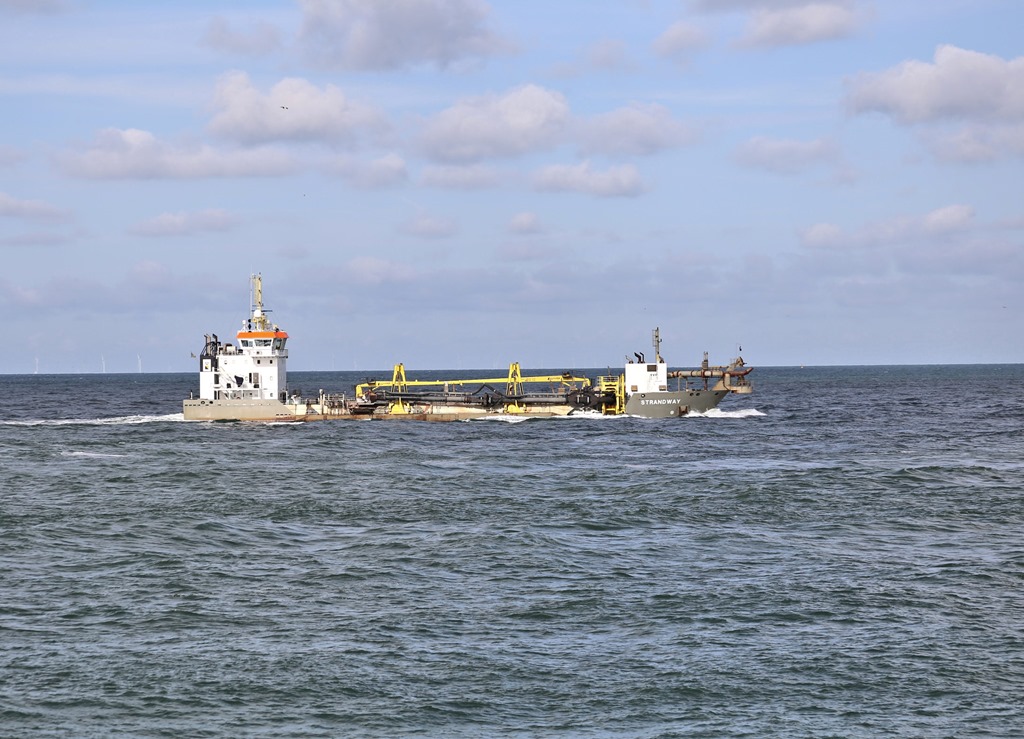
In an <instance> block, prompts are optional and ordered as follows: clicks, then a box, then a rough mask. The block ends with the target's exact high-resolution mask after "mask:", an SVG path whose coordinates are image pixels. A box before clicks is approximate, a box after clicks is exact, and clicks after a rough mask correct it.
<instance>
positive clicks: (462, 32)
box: [300, 0, 509, 70]
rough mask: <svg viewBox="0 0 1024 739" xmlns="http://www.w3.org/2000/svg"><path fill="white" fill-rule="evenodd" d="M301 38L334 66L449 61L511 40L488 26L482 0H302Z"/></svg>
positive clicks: (498, 48) (312, 53)
mask: <svg viewBox="0 0 1024 739" xmlns="http://www.w3.org/2000/svg"><path fill="white" fill-rule="evenodd" d="M300 5H301V7H302V11H303V23H302V31H301V34H300V42H301V44H302V46H303V47H304V48H305V51H306V53H307V55H308V56H309V57H311V58H312V59H313V60H315V61H316V62H317V63H318V64H320V65H322V66H325V67H329V68H333V69H350V70H388V69H398V68H400V67H406V66H411V65H416V64H424V63H426V64H436V65H437V66H439V67H446V66H449V65H451V64H453V63H454V62H457V61H459V60H462V59H467V58H468V59H479V58H485V57H488V56H492V55H494V54H498V53H503V52H505V51H507V50H508V49H509V44H508V43H507V42H506V41H504V40H503V39H501V38H500V37H498V36H497V35H495V34H494V33H492V32H491V31H489V30H487V28H486V27H485V22H486V20H487V15H488V13H489V10H490V9H489V7H488V6H487V4H486V3H484V2H482V1H481V0H300Z"/></svg>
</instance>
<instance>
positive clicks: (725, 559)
mask: <svg viewBox="0 0 1024 739" xmlns="http://www.w3.org/2000/svg"><path fill="white" fill-rule="evenodd" d="M753 378H754V379H755V381H756V385H757V389H756V394H755V395H754V396H752V397H750V398H735V399H727V400H726V401H725V402H724V403H723V406H722V412H720V413H713V414H712V415H711V416H710V417H706V418H686V419H681V420H675V419H667V420H663V421H650V420H640V419H630V418H618V419H560V420H530V421H526V422H521V423H500V422H479V421H478V422H468V423H452V424H427V423H396V422H388V423H368V422H363V423H345V422H333V423H318V424H281V425H254V424H234V423H226V424H225V423H217V424H210V423H186V422H183V421H182V420H181V416H180V399H181V398H182V397H184V396H185V395H187V393H188V390H189V389H190V388H191V387H193V386H194V385H195V381H194V378H193V377H191V376H183V375H182V376H179V375H120V376H113V375H93V376H83V377H76V376H46V377H44V376H38V377H36V376H17V377H11V376H8V377H3V378H0V388H2V391H0V471H2V493H0V565H2V569H0V735H3V736H10V737H28V736H47V737H49V736H54V737H58V736H59V737H63V736H74V737H79V736H168V737H169V736H174V737H180V736H193V737H204V736H274V737H286V736H295V737H306V736H331V737H334V736H411V735H415V736H441V737H450V736H454V737H470V736H472V737H476V736H582V737H590V736H627V737H671V736H712V737H713V736H721V737H744V736H746V737H768V736H771V737H825V736H835V737H857V736H871V737H875V736H895V737H932V736H936V737H940V736H941V737H945V736H949V737H972V736H979V737H980V736H985V737H992V736H998V737H1012V736H1021V735H1024V708H1022V705H1024V699H1022V696H1024V591H1022V587H1024V393H1022V390H1024V366H1020V365H1017V366H1002V367H989V368H980V367H918V368H910V367H876V368H867V367H865V368H808V369H795V368H794V369H759V370H758V371H757V372H756V373H755V375H754V376H753ZM357 379H360V378H358V377H356V376H355V375H353V374H351V373H337V374H333V373H332V374H320V375H315V374H312V373H307V374H304V373H294V374H293V376H292V380H293V383H292V384H293V386H295V385H299V386H301V387H304V388H307V389H315V388H318V387H324V388H326V389H331V390H333V389H343V388H344V387H345V386H350V385H351V383H352V382H353V381H355V380H357Z"/></svg>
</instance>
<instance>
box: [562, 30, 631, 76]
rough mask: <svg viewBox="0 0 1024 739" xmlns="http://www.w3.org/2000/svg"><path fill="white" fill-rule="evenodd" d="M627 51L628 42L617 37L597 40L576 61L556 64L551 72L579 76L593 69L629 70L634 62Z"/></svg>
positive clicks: (585, 48) (583, 50) (606, 70)
mask: <svg viewBox="0 0 1024 739" xmlns="http://www.w3.org/2000/svg"><path fill="white" fill-rule="evenodd" d="M626 52H627V47H626V44H625V43H624V42H622V41H619V40H617V39H602V40H600V41H595V42H594V43H592V44H590V45H588V46H586V47H584V48H583V49H582V51H581V52H580V54H579V55H578V57H577V59H576V60H575V61H572V62H566V63H562V64H556V65H555V66H554V67H552V69H551V74H552V75H553V76H555V77H579V76H581V75H584V74H587V73H589V72H593V71H598V72H625V71H629V70H631V69H633V64H632V62H630V60H629V56H628V54H627V53H626Z"/></svg>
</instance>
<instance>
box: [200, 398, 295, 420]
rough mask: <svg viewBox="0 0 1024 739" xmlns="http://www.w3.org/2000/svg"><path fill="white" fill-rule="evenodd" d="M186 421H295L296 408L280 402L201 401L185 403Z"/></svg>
mask: <svg viewBox="0 0 1024 739" xmlns="http://www.w3.org/2000/svg"><path fill="white" fill-rule="evenodd" d="M182 412H183V413H184V415H185V420H186V421H295V420H298V418H297V414H296V412H295V407H294V406H289V405H285V404H284V403H282V402H280V401H278V400H255V399H254V400H201V399H190V400H186V401H184V404H183V406H182Z"/></svg>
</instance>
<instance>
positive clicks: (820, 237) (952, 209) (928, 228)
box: [800, 204, 974, 249]
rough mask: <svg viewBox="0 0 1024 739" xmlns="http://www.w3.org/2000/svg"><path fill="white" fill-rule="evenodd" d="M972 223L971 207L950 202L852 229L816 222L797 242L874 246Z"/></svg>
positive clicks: (938, 235)
mask: <svg viewBox="0 0 1024 739" xmlns="http://www.w3.org/2000/svg"><path fill="white" fill-rule="evenodd" d="M973 224H974V208H973V207H971V206H970V205H964V204H952V205H946V206H943V207H941V208H937V209H935V210H933V211H930V212H929V213H926V214H924V215H923V216H900V217H897V218H891V219H888V220H885V221H880V222H878V223H873V224H868V225H867V226H865V227H863V228H861V229H859V230H857V231H852V232H848V231H844V230H843V229H842V228H840V227H839V226H837V225H835V224H832V223H817V224H814V225H813V226H810V227H808V228H806V229H804V230H802V231H801V232H800V242H801V244H802V245H803V246H805V247H808V248H811V249H876V248H879V247H883V246H898V245H902V244H905V243H907V242H915V241H921V240H926V241H928V240H932V239H937V238H942V237H947V236H950V235H952V234H956V233H961V232H964V231H968V230H969V229H970V228H971V227H972V226H973Z"/></svg>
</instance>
